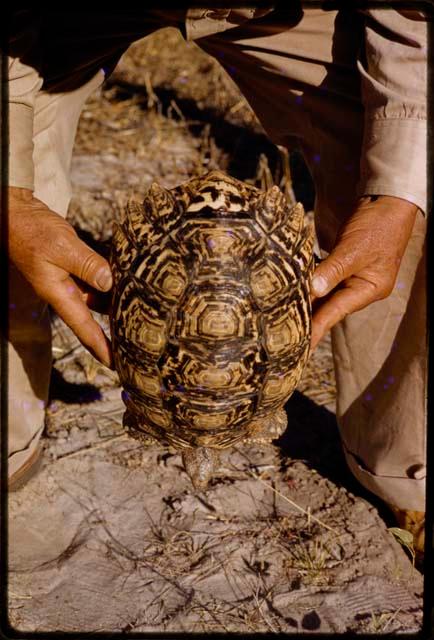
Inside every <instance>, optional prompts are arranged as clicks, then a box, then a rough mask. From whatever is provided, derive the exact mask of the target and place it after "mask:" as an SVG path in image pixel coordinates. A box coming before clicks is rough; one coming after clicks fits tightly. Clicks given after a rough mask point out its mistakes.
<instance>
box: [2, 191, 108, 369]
mask: <svg viewBox="0 0 434 640" xmlns="http://www.w3.org/2000/svg"><path fill="white" fill-rule="evenodd" d="M8 250H9V259H10V260H11V262H13V263H14V265H15V266H16V267H17V269H19V271H21V273H22V274H23V276H24V277H25V278H26V280H28V282H29V283H30V284H31V285H32V287H33V289H34V290H35V292H36V293H37V295H38V296H39V297H40V298H41V299H42V300H44V301H45V302H48V303H49V304H50V305H51V306H52V307H53V309H54V310H55V311H56V313H57V314H58V315H59V316H60V317H61V318H62V320H64V321H65V322H66V324H67V325H68V326H69V327H70V328H71V329H72V331H73V332H74V333H75V335H76V336H77V337H78V339H79V340H80V342H81V343H82V344H83V345H84V346H85V347H86V348H87V349H88V350H89V351H90V352H91V353H92V355H94V356H95V357H96V358H97V359H98V360H100V362H102V363H103V364H105V365H106V366H112V354H111V348H110V341H109V340H108V338H107V337H106V335H105V334H104V332H103V330H102V329H101V327H100V326H99V324H98V323H97V322H96V321H95V320H94V319H93V317H92V314H91V312H90V310H89V307H88V306H87V304H86V303H87V302H88V297H89V294H88V286H87V285H90V286H91V287H92V288H94V289H97V290H99V291H109V290H110V289H111V287H112V283H113V280H112V275H111V271H110V266H109V264H108V262H107V260H105V259H104V258H103V257H102V256H100V255H99V254H98V253H96V252H95V251H93V250H92V249H90V248H89V247H88V246H87V245H86V244H85V243H84V242H82V241H81V240H80V239H79V238H78V236H77V234H76V233H75V231H74V229H73V228H72V226H71V225H70V224H69V223H68V222H66V220H64V219H63V218H62V217H61V216H60V215H58V214H57V213H54V212H53V211H51V209H49V208H48V207H47V206H46V205H45V204H44V203H43V202H41V201H40V200H38V199H37V198H34V197H33V193H32V192H31V191H30V190H29V189H22V188H18V187H9V189H8ZM74 278H76V279H77V280H76V279H74ZM86 290H87V291H86ZM10 295H13V292H10Z"/></svg>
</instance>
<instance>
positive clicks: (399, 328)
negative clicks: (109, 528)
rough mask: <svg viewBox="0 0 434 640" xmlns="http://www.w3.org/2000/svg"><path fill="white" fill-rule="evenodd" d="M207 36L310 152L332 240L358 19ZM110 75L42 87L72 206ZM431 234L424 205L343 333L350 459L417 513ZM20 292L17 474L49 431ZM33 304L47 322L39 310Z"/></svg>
mask: <svg viewBox="0 0 434 640" xmlns="http://www.w3.org/2000/svg"><path fill="white" fill-rule="evenodd" d="M167 24H170V21H169V20H168V22H167ZM172 24H173V22H172ZM161 26H165V23H164V22H163V23H162V25H161ZM355 31H356V33H355ZM197 44H198V45H199V46H200V47H202V48H203V49H204V50H205V51H207V52H208V53H209V54H210V55H212V56H214V57H215V58H216V59H217V60H218V61H219V62H220V63H221V64H222V65H223V66H224V67H225V68H226V70H227V71H228V73H229V74H230V75H231V76H232V78H233V80H234V81H235V82H236V83H237V84H238V86H239V87H240V89H241V91H242V92H243V94H244V96H245V97H246V99H247V100H248V101H249V103H250V104H251V106H252V108H253V109H254V111H255V112H256V114H257V116H258V117H259V119H260V121H261V123H262V124H263V126H264V128H265V130H266V131H267V133H268V134H269V136H270V138H271V139H272V140H273V141H274V142H275V143H276V144H281V145H286V146H288V147H289V148H294V146H298V147H299V148H300V149H301V150H302V152H303V154H304V157H305V159H306V161H307V164H308V166H309V168H310V170H311V173H312V176H313V179H314V182H315V188H316V203H315V219H316V226H317V234H318V239H319V242H320V246H321V247H322V249H323V250H324V251H325V252H328V251H330V250H331V248H332V247H333V244H334V241H335V237H336V233H337V231H338V228H339V226H340V225H341V224H342V222H343V221H344V220H345V218H346V217H347V216H348V215H349V212H350V211H351V208H352V206H353V204H354V201H355V194H356V185H357V182H358V179H359V160H360V153H361V142H362V135H363V108H362V104H361V101H360V96H359V86H358V78H357V73H356V69H355V56H356V53H357V48H358V46H359V39H358V37H357V25H354V18H353V19H352V23H351V25H349V24H346V23H345V17H344V18H342V16H341V15H340V14H337V12H335V11H328V12H324V11H321V10H319V9H307V10H305V12H304V16H303V19H302V20H301V21H299V22H295V23H294V24H293V25H291V24H290V22H286V23H283V22H282V23H281V24H280V25H278V27H276V25H273V24H271V26H270V23H268V26H267V23H263V24H261V23H260V22H258V23H256V24H255V23H254V22H252V23H250V22H249V23H245V24H244V25H243V26H242V27H239V28H235V29H229V30H227V31H225V32H223V33H219V34H216V35H212V36H208V37H205V38H201V39H200V40H198V41H197ZM99 80H100V78H98V77H95V78H94V79H93V80H92V81H91V82H90V83H88V84H87V85H85V86H83V87H82V88H81V89H79V90H77V91H75V92H73V93H68V94H57V95H54V96H53V95H51V96H49V97H48V96H44V94H43V93H42V94H41V97H40V100H39V103H38V108H37V110H36V115H35V127H36V129H35V130H36V135H35V154H34V155H35V165H36V167H37V175H36V195H37V196H38V197H39V198H40V199H41V200H44V201H45V202H47V204H49V206H51V207H52V208H53V209H54V210H55V211H57V212H58V213H60V214H62V215H65V213H66V207H67V201H68V197H66V196H65V193H69V190H68V188H67V187H66V185H67V184H68V179H67V173H68V169H69V162H70V157H71V152H72V144H73V139H72V138H73V132H72V129H74V130H75V123H76V121H77V119H78V116H79V113H80V109H81V106H82V104H83V102H84V100H85V98H86V97H87V95H88V94H89V93H90V91H92V90H93V88H94V87H95V86H96V85H97V84H98V82H99ZM62 105H63V106H62ZM73 124H74V126H72V125H73ZM60 130H62V131H64V132H65V131H66V130H67V135H64V136H61V135H58V132H59V131H60ZM424 237H425V219H424V218H423V216H422V214H418V219H417V221H416V225H415V229H414V233H413V236H412V238H411V241H410V243H409V246H408V248H407V251H406V254H405V256H404V258H403V260H402V263H401V267H400V271H399V275H398V278H397V282H396V286H395V288H394V290H393V292H392V294H391V295H390V296H389V297H388V298H387V299H385V300H382V301H379V302H376V303H374V304H371V305H370V306H369V307H367V308H366V309H364V310H362V311H360V312H358V313H354V314H352V315H351V316H350V317H348V318H346V319H345V321H344V322H342V323H340V325H339V326H337V327H335V328H334V329H333V331H332V345H333V358H334V365H335V373H336V382H337V419H338V423H339V427H340V430H341V436H342V443H343V447H344V452H345V455H346V459H347V462H348V464H349V467H350V469H351V470H352V472H353V473H354V475H355V476H356V478H357V479H358V480H359V481H360V482H361V483H362V484H363V485H364V486H365V487H367V488H368V489H370V490H371V491H373V492H374V493H376V494H377V495H378V496H380V497H381V498H383V499H385V500H387V501H388V502H390V503H393V504H395V505H396V506H398V507H400V508H401V509H411V510H419V511H423V510H425V464H426V462H425V459H426V446H425V433H426V312H425V305H426V302H425V298H426V288H425V279H424V278H425V262H424V260H425V258H424ZM11 300H12V301H15V304H16V305H17V308H18V306H19V305H21V306H20V309H21V308H23V309H24V311H23V312H22V313H20V314H18V313H17V314H16V315H15V316H14V313H13V312H12V311H11V326H13V330H12V332H11V342H12V343H14V336H19V337H20V341H18V342H17V341H16V339H15V344H12V345H11V351H10V360H9V370H10V381H9V385H10V418H9V426H10V438H9V444H10V454H11V457H10V472H12V471H13V470H14V469H15V468H17V466H18V465H19V464H20V463H21V462H20V461H22V460H23V459H24V458H25V457H26V456H27V455H29V453H30V452H31V450H32V448H33V447H34V446H35V444H36V442H37V439H38V438H39V436H40V434H41V430H42V425H43V415H44V411H43V407H44V403H45V402H46V399H47V387H48V379H49V369H50V341H49V327H48V317H47V314H46V310H45V309H44V305H42V304H41V303H40V302H38V301H37V300H34V298H33V299H32V298H31V297H30V294H29V292H28V287H26V285H25V283H23V282H22V281H19V280H15V279H14V277H12V282H11ZM35 312H36V313H37V314H38V315H37V318H38V322H37V323H35V322H34V321H32V320H30V318H31V317H33V316H32V313H35ZM35 317H36V316H35Z"/></svg>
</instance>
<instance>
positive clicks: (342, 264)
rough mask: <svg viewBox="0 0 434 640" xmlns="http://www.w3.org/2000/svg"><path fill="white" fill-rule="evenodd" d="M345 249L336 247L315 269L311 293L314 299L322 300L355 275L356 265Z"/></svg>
mask: <svg viewBox="0 0 434 640" xmlns="http://www.w3.org/2000/svg"><path fill="white" fill-rule="evenodd" d="M349 258H350V256H349V254H348V253H347V252H346V251H345V250H344V249H343V247H339V248H338V247H336V248H335V250H334V251H332V252H331V253H330V254H329V255H328V256H327V258H325V259H324V260H323V261H322V262H321V263H320V264H319V265H318V266H317V268H316V269H315V271H314V274H313V277H312V284H311V293H312V297H313V298H322V297H324V296H326V295H327V294H328V293H330V291H332V290H333V289H334V288H335V287H337V286H338V284H340V283H341V282H342V281H343V280H345V279H346V278H349V277H350V276H351V275H353V273H354V268H355V263H354V256H353V260H350V259H349Z"/></svg>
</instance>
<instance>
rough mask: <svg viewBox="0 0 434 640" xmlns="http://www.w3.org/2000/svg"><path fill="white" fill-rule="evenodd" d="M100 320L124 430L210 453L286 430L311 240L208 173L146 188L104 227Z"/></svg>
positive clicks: (301, 347)
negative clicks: (107, 285)
mask: <svg viewBox="0 0 434 640" xmlns="http://www.w3.org/2000/svg"><path fill="white" fill-rule="evenodd" d="M112 247H113V248H112V254H111V266H112V270H113V276H114V287H113V294H112V308H111V314H110V320H111V333H112V345H113V353H114V361H115V366H116V369H117V371H118V373H119V376H120V380H121V384H122V385H123V387H124V393H123V399H124V402H125V404H126V407H127V411H126V414H125V416H124V424H126V426H127V427H128V428H129V429H130V430H132V431H133V432H139V433H140V432H141V433H143V434H145V435H147V436H151V437H152V438H155V439H157V440H158V441H160V442H162V443H164V444H168V445H172V446H174V447H175V448H176V449H186V448H187V449H190V450H191V449H197V448H201V447H205V448H210V449H213V450H216V449H223V448H226V447H230V446H231V445H233V444H235V443H236V442H238V441H240V440H243V439H246V438H253V437H255V436H259V437H265V438H267V436H268V439H272V437H276V435H279V433H281V432H282V429H284V428H285V426H286V420H285V417H284V412H283V410H282V407H283V405H284V404H285V402H286V401H287V399H288V398H289V396H290V395H291V393H292V392H293V390H294V388H295V387H296V385H297V383H298V381H299V378H300V375H301V373H302V369H303V366H304V364H305V363H306V360H307V358H308V354H309V344H310V332H311V306H310V297H309V287H310V279H311V274H312V270H313V230H312V226H311V224H310V223H307V222H306V220H305V216H304V211H303V207H302V205H301V204H296V205H295V206H291V205H290V204H289V203H288V201H287V199H286V198H285V196H284V195H283V193H282V192H281V191H280V190H279V188H278V187H273V188H271V189H270V190H269V191H267V192H263V191H261V190H259V189H257V188H255V187H253V186H250V185H248V184H245V183H243V182H241V181H239V180H236V179H234V178H232V177H229V176H227V175H225V174H224V173H222V172H219V171H211V172H210V173H207V174H206V175H203V176H201V177H200V178H194V179H192V180H190V181H189V182H187V183H185V184H182V185H180V186H178V187H176V188H174V189H170V190H167V189H164V188H162V187H160V186H159V185H158V184H156V183H154V184H152V185H151V187H150V189H149V191H148V193H147V195H146V196H145V199H144V201H143V203H142V204H138V203H137V202H134V201H130V202H129V204H128V206H127V208H126V212H125V215H124V216H123V219H122V221H121V223H120V224H117V225H116V226H115V232H114V237H113V245H112Z"/></svg>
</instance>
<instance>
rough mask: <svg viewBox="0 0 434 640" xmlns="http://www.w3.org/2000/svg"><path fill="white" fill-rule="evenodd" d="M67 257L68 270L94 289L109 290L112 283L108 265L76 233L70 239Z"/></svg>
mask: <svg viewBox="0 0 434 640" xmlns="http://www.w3.org/2000/svg"><path fill="white" fill-rule="evenodd" d="M71 240H72V242H71V245H70V249H71V251H70V254H69V257H68V258H69V259H68V263H69V264H68V266H69V271H70V273H71V274H72V275H74V276H76V277H78V278H80V280H82V281H83V282H86V283H87V284H89V285H90V286H91V287H93V288H94V289H98V290H100V291H109V290H110V289H111V287H112V285H113V277H112V273H111V270H110V265H109V263H108V262H107V260H106V259H105V258H103V257H102V256H101V255H100V254H99V253H96V251H93V249H91V248H90V247H88V246H87V244H85V243H84V242H83V241H82V240H80V239H79V238H78V237H77V236H76V235H75V236H74V237H73V238H72V239H71Z"/></svg>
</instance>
